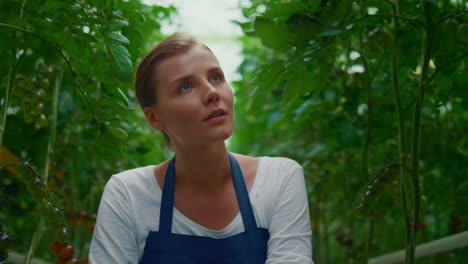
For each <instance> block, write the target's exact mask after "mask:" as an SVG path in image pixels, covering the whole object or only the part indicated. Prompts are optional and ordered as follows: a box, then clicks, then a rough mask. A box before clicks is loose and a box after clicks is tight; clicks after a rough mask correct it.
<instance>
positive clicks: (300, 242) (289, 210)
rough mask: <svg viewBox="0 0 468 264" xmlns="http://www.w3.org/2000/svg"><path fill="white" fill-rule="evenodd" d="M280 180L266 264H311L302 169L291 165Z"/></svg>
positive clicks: (308, 225) (307, 210) (306, 204)
mask: <svg viewBox="0 0 468 264" xmlns="http://www.w3.org/2000/svg"><path fill="white" fill-rule="evenodd" d="M284 178H285V179H284V181H283V183H282V184H281V186H280V187H279V193H278V200H277V201H276V206H275V211H274V214H273V217H272V221H271V225H270V228H269V230H270V240H269V241H268V259H267V261H266V264H286V263H294V264H313V261H312V230H311V227H310V216H309V203H308V199H307V191H306V187H305V181H304V173H303V170H302V167H300V166H299V165H298V164H297V163H295V164H294V166H292V167H291V168H289V170H288V175H287V176H286V177H284Z"/></svg>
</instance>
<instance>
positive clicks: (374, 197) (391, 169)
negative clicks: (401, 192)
mask: <svg viewBox="0 0 468 264" xmlns="http://www.w3.org/2000/svg"><path fill="white" fill-rule="evenodd" d="M400 167H401V166H400V165H398V164H390V165H388V166H386V167H384V168H381V169H379V170H377V172H376V173H375V176H374V177H373V178H372V179H371V180H370V181H369V183H368V184H367V187H366V188H365V189H364V191H363V192H362V193H361V196H360V199H359V203H358V205H357V207H356V209H357V210H358V212H359V213H360V214H361V215H363V216H365V217H368V218H376V217H378V216H380V213H379V212H378V208H377V206H376V205H377V202H378V198H379V194H382V193H383V192H384V191H385V189H389V188H392V189H397V188H396V187H397V186H399V183H400V181H399V175H400Z"/></svg>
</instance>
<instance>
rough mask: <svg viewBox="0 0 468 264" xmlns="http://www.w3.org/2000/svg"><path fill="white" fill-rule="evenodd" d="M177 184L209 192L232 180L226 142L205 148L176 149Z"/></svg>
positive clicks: (205, 146) (204, 146)
mask: <svg viewBox="0 0 468 264" xmlns="http://www.w3.org/2000/svg"><path fill="white" fill-rule="evenodd" d="M175 154H176V163H175V171H176V182H177V183H176V184H177V185H178V186H181V187H182V186H183V187H189V188H193V189H198V190H203V191H209V190H216V189H218V188H217V187H219V186H222V185H223V184H225V183H226V182H227V181H229V180H230V179H231V169H230V165H229V156H228V154H227V150H226V145H225V144H224V141H222V142H219V144H209V145H203V146H195V147H194V146H190V147H187V146H185V147H176V148H175Z"/></svg>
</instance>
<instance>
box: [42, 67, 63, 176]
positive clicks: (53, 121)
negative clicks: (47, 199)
mask: <svg viewBox="0 0 468 264" xmlns="http://www.w3.org/2000/svg"><path fill="white" fill-rule="evenodd" d="M62 77H63V71H62V70H59V71H58V72H57V75H56V77H55V82H54V91H53V94H52V113H51V115H50V118H49V120H50V126H49V141H48V143H47V152H46V159H45V164H44V171H43V173H42V180H43V182H44V184H45V185H47V180H48V178H49V165H50V158H51V156H52V155H53V153H54V145H55V137H56V135H57V113H58V96H59V90H60V86H61V85H62Z"/></svg>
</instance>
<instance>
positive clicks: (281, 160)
mask: <svg viewBox="0 0 468 264" xmlns="http://www.w3.org/2000/svg"><path fill="white" fill-rule="evenodd" d="M260 166H261V167H262V168H263V169H265V170H267V171H269V172H274V171H276V172H278V173H280V174H290V173H292V172H294V171H301V172H302V166H301V165H300V164H299V163H298V162H297V161H295V160H293V159H290V158H285V157H261V162H260Z"/></svg>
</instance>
